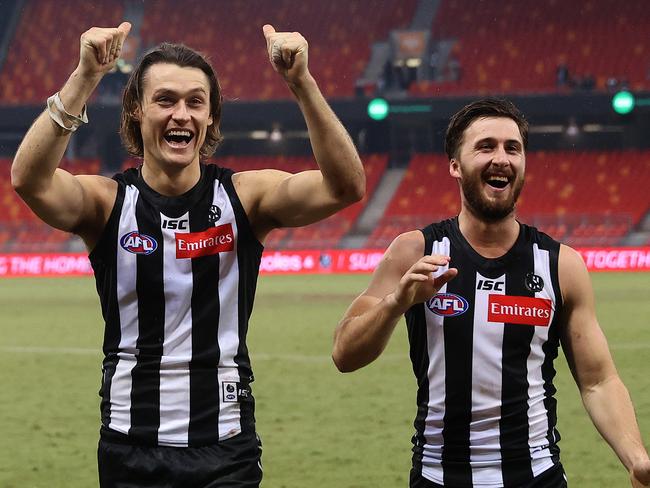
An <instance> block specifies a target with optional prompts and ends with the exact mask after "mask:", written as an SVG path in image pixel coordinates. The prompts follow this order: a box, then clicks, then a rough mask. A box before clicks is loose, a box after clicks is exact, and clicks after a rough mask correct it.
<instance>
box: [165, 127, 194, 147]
mask: <svg viewBox="0 0 650 488" xmlns="http://www.w3.org/2000/svg"><path fill="white" fill-rule="evenodd" d="M163 138H164V139H165V141H167V144H169V145H170V146H171V147H173V148H184V147H187V146H188V145H189V144H190V142H191V141H192V139H194V134H193V133H192V131H190V130H188V129H171V130H168V131H167V132H165V135H164V136H163Z"/></svg>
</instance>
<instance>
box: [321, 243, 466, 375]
mask: <svg viewBox="0 0 650 488" xmlns="http://www.w3.org/2000/svg"><path fill="white" fill-rule="evenodd" d="M448 265H449V257H447V256H437V255H431V256H424V236H423V235H422V232H420V231H412V232H408V233H406V234H402V235H400V236H398V237H397V238H396V239H395V240H394V241H393V242H392V244H391V245H390V247H389V248H388V249H387V251H386V254H385V255H384V257H383V259H382V261H381V263H380V264H379V266H378V267H377V269H376V270H375V272H374V273H373V275H372V279H371V281H370V285H369V286H368V288H367V289H366V290H365V291H364V292H363V293H362V294H361V295H359V296H358V297H357V298H356V299H355V300H354V301H353V302H352V304H351V305H350V307H349V308H348V310H347V311H346V312H345V315H344V316H343V318H342V319H341V321H340V322H339V324H338V326H337V328H336V331H335V333H334V349H333V351H332V359H333V360H334V363H335V364H336V367H337V368H338V369H339V370H340V371H342V372H349V371H354V370H356V369H359V368H362V367H363V366H366V365H367V364H369V363H371V362H372V361H374V360H375V359H376V358H377V357H379V355H380V354H381V353H382V352H383V350H384V349H385V348H386V344H388V340H389V339H390V336H391V335H392V333H393V330H394V329H395V325H396V324H397V322H398V320H399V318H400V317H401V316H402V314H404V313H405V312H406V311H407V310H408V309H409V308H410V307H411V306H413V305H415V304H416V303H422V302H424V301H425V300H427V299H428V298H430V297H432V296H433V295H435V294H436V292H437V291H438V290H439V289H440V288H441V287H442V286H443V285H444V284H445V283H446V282H447V281H449V280H450V279H452V278H453V277H454V276H456V274H457V273H458V271H457V270H456V269H455V268H449V269H446V268H447V266H448Z"/></svg>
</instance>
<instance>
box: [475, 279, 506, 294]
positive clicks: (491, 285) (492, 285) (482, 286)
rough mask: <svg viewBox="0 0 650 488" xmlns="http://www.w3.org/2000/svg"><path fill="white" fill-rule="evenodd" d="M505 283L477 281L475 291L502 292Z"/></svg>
mask: <svg viewBox="0 0 650 488" xmlns="http://www.w3.org/2000/svg"><path fill="white" fill-rule="evenodd" d="M504 286H505V283H504V282H503V281H492V280H478V281H477V282H476V289H477V290H487V291H492V290H494V291H503V287H504Z"/></svg>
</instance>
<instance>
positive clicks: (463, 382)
mask: <svg viewBox="0 0 650 488" xmlns="http://www.w3.org/2000/svg"><path fill="white" fill-rule="evenodd" d="M450 255H451V256H450V257H451V262H452V263H463V267H462V269H459V272H458V275H457V276H456V277H455V278H454V279H453V280H451V281H450V282H449V283H447V293H455V294H458V295H460V296H463V297H464V298H466V299H467V301H468V303H469V308H468V309H467V310H466V311H465V312H464V313H463V314H461V315H457V316H455V317H445V319H444V325H443V327H444V332H443V333H444V337H445V371H446V378H445V391H446V398H445V417H444V427H443V430H442V437H443V441H444V445H443V449H442V467H443V473H444V483H443V484H444V485H449V486H472V470H471V467H470V464H469V461H470V449H469V429H470V424H471V420H472V356H473V355H472V351H473V343H474V340H473V339H474V338H473V336H474V294H475V289H476V269H475V267H474V266H473V263H471V262H470V261H469V260H466V259H464V256H463V253H462V250H461V249H458V247H457V246H452V247H451V250H450ZM469 293H471V294H472V296H470V297H466V296H465V295H466V294H469Z"/></svg>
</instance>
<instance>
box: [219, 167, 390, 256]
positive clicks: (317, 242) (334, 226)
mask: <svg viewBox="0 0 650 488" xmlns="http://www.w3.org/2000/svg"><path fill="white" fill-rule="evenodd" d="M362 159H363V163H364V168H365V171H366V196H365V197H364V199H363V200H362V201H361V202H358V203H355V204H354V205H351V206H349V207H347V208H345V209H343V210H342V211H341V212H339V213H337V214H336V215H333V216H332V217H329V218H327V219H325V220H323V221H321V222H318V223H316V224H312V225H308V226H305V227H297V228H291V229H287V228H283V229H276V230H274V231H273V232H271V234H269V237H268V238H267V240H266V242H265V246H266V248H267V249H280V248H282V249H307V248H309V249H328V248H333V247H338V246H339V244H340V240H341V238H342V237H343V236H344V235H345V234H346V233H347V232H348V231H349V230H350V229H351V228H352V226H353V225H354V222H355V221H356V219H357V218H358V216H359V214H360V213H361V211H362V210H363V208H364V206H365V204H366V203H367V201H368V199H369V198H370V196H371V195H372V193H373V191H374V189H375V188H376V186H377V184H378V183H379V181H380V179H381V176H382V174H383V172H384V170H385V169H386V163H387V156H386V155H377V154H372V155H365V156H362ZM217 162H218V164H220V165H222V166H226V167H229V168H232V169H234V170H235V171H246V170H254V169H262V168H274V169H279V170H282V171H287V172H290V173H296V172H299V171H304V170H307V169H315V168H316V163H315V162H314V161H313V159H311V158H302V157H301V158H273V157H266V156H264V157H227V158H223V159H219V160H218V161H217Z"/></svg>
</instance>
